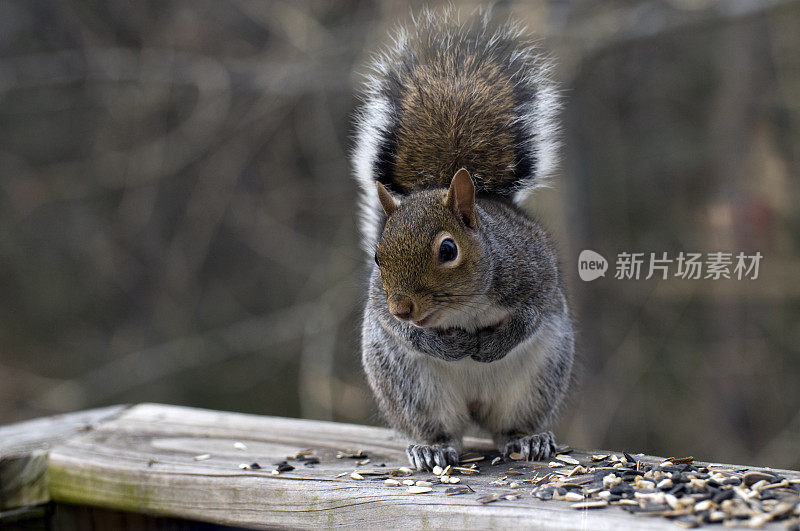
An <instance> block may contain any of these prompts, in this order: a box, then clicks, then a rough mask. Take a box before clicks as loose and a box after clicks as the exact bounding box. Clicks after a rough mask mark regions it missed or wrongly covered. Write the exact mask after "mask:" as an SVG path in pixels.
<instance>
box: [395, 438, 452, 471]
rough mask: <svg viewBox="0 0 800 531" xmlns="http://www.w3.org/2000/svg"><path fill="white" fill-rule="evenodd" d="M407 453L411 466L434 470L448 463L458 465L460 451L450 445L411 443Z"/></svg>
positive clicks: (418, 468)
mask: <svg viewBox="0 0 800 531" xmlns="http://www.w3.org/2000/svg"><path fill="white" fill-rule="evenodd" d="M406 454H407V455H408V460H409V462H410V463H411V466H413V467H415V468H416V469H417V470H433V467H435V466H437V465H438V466H440V467H442V468H444V467H446V466H447V465H454V466H455V465H458V451H457V450H456V449H455V448H454V447H453V446H450V445H441V444H431V445H428V444H409V445H408V448H406Z"/></svg>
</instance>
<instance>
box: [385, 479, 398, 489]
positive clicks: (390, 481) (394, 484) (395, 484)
mask: <svg viewBox="0 0 800 531" xmlns="http://www.w3.org/2000/svg"><path fill="white" fill-rule="evenodd" d="M383 484H384V485H386V486H387V487H399V486H400V482H399V481H397V480H396V479H392V478H388V479H384V480H383Z"/></svg>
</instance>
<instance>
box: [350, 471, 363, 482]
mask: <svg viewBox="0 0 800 531" xmlns="http://www.w3.org/2000/svg"><path fill="white" fill-rule="evenodd" d="M350 479H357V480H362V479H364V476H362V475H361V474H359V473H358V472H351V473H350Z"/></svg>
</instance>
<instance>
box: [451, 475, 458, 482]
mask: <svg viewBox="0 0 800 531" xmlns="http://www.w3.org/2000/svg"><path fill="white" fill-rule="evenodd" d="M459 481H461V478H457V477H454V476H450V483H458V482H459Z"/></svg>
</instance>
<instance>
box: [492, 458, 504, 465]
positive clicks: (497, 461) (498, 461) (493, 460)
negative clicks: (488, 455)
mask: <svg viewBox="0 0 800 531" xmlns="http://www.w3.org/2000/svg"><path fill="white" fill-rule="evenodd" d="M502 462H503V458H502V457H495V458H494V459H492V463H491V464H492V466H494V465H497V464H500V463H502Z"/></svg>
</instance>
